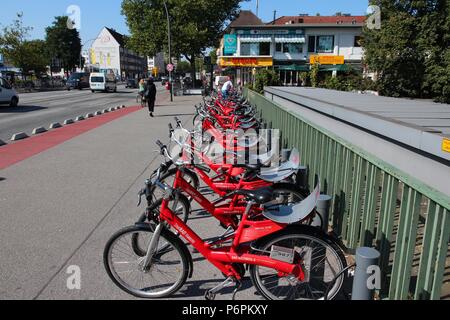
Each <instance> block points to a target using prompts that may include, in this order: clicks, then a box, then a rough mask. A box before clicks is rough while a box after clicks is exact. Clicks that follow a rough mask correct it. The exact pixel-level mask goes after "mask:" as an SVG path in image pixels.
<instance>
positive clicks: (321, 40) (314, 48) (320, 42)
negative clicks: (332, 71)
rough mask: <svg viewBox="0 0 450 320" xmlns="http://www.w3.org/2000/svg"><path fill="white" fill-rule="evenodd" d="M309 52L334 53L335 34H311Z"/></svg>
mask: <svg viewBox="0 0 450 320" xmlns="http://www.w3.org/2000/svg"><path fill="white" fill-rule="evenodd" d="M308 52H314V53H333V52H334V36H309V37H308Z"/></svg>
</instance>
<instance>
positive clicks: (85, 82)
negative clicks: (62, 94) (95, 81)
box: [66, 72, 90, 91]
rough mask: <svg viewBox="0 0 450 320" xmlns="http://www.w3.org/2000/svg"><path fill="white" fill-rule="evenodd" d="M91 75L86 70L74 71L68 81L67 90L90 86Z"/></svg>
mask: <svg viewBox="0 0 450 320" xmlns="http://www.w3.org/2000/svg"><path fill="white" fill-rule="evenodd" d="M89 77H90V74H89V73H86V72H76V73H72V75H71V76H70V78H69V79H68V80H67V82H66V88H67V90H69V91H70V90H72V89H78V90H82V89H85V88H89V87H90V84H89Z"/></svg>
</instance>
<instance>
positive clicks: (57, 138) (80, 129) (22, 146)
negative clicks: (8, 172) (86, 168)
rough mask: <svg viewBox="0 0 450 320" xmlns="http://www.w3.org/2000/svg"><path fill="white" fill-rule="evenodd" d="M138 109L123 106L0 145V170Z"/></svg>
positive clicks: (139, 108) (138, 108)
mask: <svg viewBox="0 0 450 320" xmlns="http://www.w3.org/2000/svg"><path fill="white" fill-rule="evenodd" d="M139 110H142V108H141V107H127V108H123V109H120V110H117V111H113V112H110V113H106V114H102V115H100V116H96V117H94V118H90V119H87V120H84V121H80V122H77V123H74V124H71V125H67V126H64V127H62V128H59V129H54V130H51V131H48V132H46V133H43V134H40V135H38V136H33V137H30V138H27V139H25V140H21V141H18V142H16V143H13V144H10V145H6V146H3V147H0V170H3V169H6V168H8V167H10V166H12V165H14V164H17V163H19V162H21V161H23V160H26V159H28V158H30V157H33V156H35V155H37V154H39V153H42V152H44V151H46V150H48V149H51V148H53V147H55V146H58V145H60V144H62V143H64V142H66V141H68V140H71V139H73V138H75V137H77V136H79V135H81V134H83V133H86V132H88V131H91V130H93V129H95V128H98V127H100V126H103V125H105V124H107V123H109V122H112V121H114V120H117V119H119V118H122V117H124V116H126V115H129V114H131V113H133V112H136V111H139Z"/></svg>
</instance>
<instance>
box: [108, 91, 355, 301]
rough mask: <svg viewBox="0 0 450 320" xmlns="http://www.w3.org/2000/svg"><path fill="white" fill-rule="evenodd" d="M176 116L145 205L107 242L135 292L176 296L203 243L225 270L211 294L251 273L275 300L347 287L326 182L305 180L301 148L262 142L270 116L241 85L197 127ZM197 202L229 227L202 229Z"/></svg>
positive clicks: (322, 296) (323, 296) (210, 102)
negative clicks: (209, 232) (321, 202)
mask: <svg viewBox="0 0 450 320" xmlns="http://www.w3.org/2000/svg"><path fill="white" fill-rule="evenodd" d="M175 120H176V122H177V123H176V127H174V126H172V125H169V134H170V143H169V144H168V145H166V144H163V143H162V142H160V141H157V145H158V147H159V151H160V153H161V155H162V156H163V157H164V158H165V160H164V162H163V163H162V164H161V165H160V166H159V167H158V169H157V170H155V171H154V172H153V174H152V175H151V177H150V178H149V179H148V180H146V181H145V187H144V188H143V189H142V190H141V192H140V193H139V204H138V205H140V204H141V199H142V198H144V199H145V201H146V209H145V212H144V213H143V214H142V215H141V216H140V217H139V218H138V219H137V223H136V224H134V225H133V226H130V227H127V228H124V229H122V230H120V231H119V232H117V233H116V234H115V235H113V236H112V238H111V239H110V240H109V242H108V243H107V245H106V248H105V251H104V264H105V268H106V271H107V273H108V275H109V277H110V278H111V279H112V281H113V282H114V283H115V284H116V285H117V286H118V287H119V288H121V289H122V290H124V291H125V292H127V293H129V294H131V295H134V296H136V297H140V298H148V299H161V298H169V297H170V296H172V295H174V294H175V293H176V292H178V291H179V290H181V289H182V288H183V286H184V285H185V284H186V282H187V281H188V279H189V278H192V276H193V273H194V262H193V261H194V260H193V258H192V254H191V252H196V254H199V255H201V256H202V257H203V258H204V259H205V260H207V261H208V262H209V263H210V264H212V265H213V266H214V267H215V268H217V269H218V270H219V271H220V272H221V273H222V274H223V276H224V279H225V280H224V282H223V283H220V284H219V285H218V286H216V287H215V288H212V289H210V290H207V291H206V293H205V298H206V299H208V300H214V299H215V298H216V295H217V294H219V293H220V292H221V291H223V290H224V289H225V288H229V287H232V288H234V291H233V296H232V297H233V299H235V297H236V294H237V293H238V292H239V291H240V290H241V288H242V283H243V281H244V279H246V275H249V276H250V279H251V282H252V284H253V286H254V288H255V289H256V290H257V291H258V293H259V294H260V295H261V296H262V297H264V298H266V299H269V300H303V299H308V300H310V299H311V300H327V299H335V298H337V297H339V295H340V292H341V290H342V288H343V286H344V283H345V281H346V276H347V275H346V273H345V272H344V271H345V270H346V268H347V262H346V259H345V257H344V253H343V250H342V248H341V247H340V246H339V244H338V241H337V240H336V239H334V238H333V237H331V236H330V235H329V234H328V233H326V232H324V231H323V228H321V226H320V224H319V225H317V221H320V217H321V216H320V214H318V212H317V211H316V207H317V203H318V199H319V196H320V184H319V183H317V184H316V185H315V186H314V189H313V190H312V191H310V190H308V188H306V187H304V186H302V185H301V184H299V183H298V182H299V181H300V180H301V177H300V175H301V171H300V170H299V169H300V154H299V152H298V151H297V150H295V149H293V150H292V151H291V153H290V156H289V157H288V158H287V159H284V161H281V160H280V157H279V156H278V152H274V151H273V150H271V148H272V149H273V144H271V143H266V144H264V146H263V147H262V148H261V145H262V140H264V141H265V142H267V139H266V138H267V135H262V134H261V132H262V131H264V130H262V129H261V128H262V121H261V120H260V119H258V117H257V111H256V109H255V108H254V107H252V106H251V105H249V104H248V102H247V101H246V100H245V99H244V98H242V96H241V95H240V94H239V93H237V92H236V93H234V94H231V95H229V96H228V97H227V99H224V98H223V97H222V95H221V94H220V93H216V94H214V95H213V96H211V97H208V98H205V99H204V101H203V103H202V104H200V105H198V106H196V115H195V118H194V126H193V128H194V129H193V130H189V129H187V128H185V127H184V125H183V123H182V122H181V121H180V120H179V119H177V118H176V119H175ZM237 132H239V133H240V134H241V135H242V133H244V136H245V139H243V138H242V136H240V135H238V134H236V133H237ZM247 133H249V134H247ZM218 149H220V150H221V152H218V151H217V150H218ZM262 150H263V151H264V152H263V151H262ZM316 181H319V179H317V178H316ZM193 207H196V208H198V207H200V209H201V210H202V211H203V212H205V213H207V214H208V215H210V216H211V219H216V220H217V224H218V225H220V226H221V227H222V228H223V231H221V232H220V234H219V233H218V234H217V235H216V237H215V238H213V239H206V240H205V239H202V237H201V236H199V234H198V233H200V231H204V230H197V232H196V231H195V230H193V229H195V228H199V224H198V222H197V223H196V224H195V227H193V226H192V225H191V223H190V217H191V216H192V215H193V211H194V210H193V209H192V208H193ZM196 212H198V210H196ZM208 223H210V222H208ZM322 223H323V221H322ZM200 225H201V224H200ZM204 227H205V228H208V229H210V228H211V227H210V224H208V226H206V223H205V226H204ZM217 230H219V229H217ZM190 249H191V250H190ZM187 298H188V297H187Z"/></svg>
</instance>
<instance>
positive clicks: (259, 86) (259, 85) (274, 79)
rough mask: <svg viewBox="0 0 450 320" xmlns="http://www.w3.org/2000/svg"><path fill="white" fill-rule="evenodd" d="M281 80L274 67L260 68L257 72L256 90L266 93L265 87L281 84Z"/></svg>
mask: <svg viewBox="0 0 450 320" xmlns="http://www.w3.org/2000/svg"><path fill="white" fill-rule="evenodd" d="M280 85H281V80H280V77H279V75H278V73H277V72H276V71H275V70H273V69H258V71H257V73H256V80H255V87H254V90H255V91H257V92H259V93H264V87H268V86H280Z"/></svg>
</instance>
